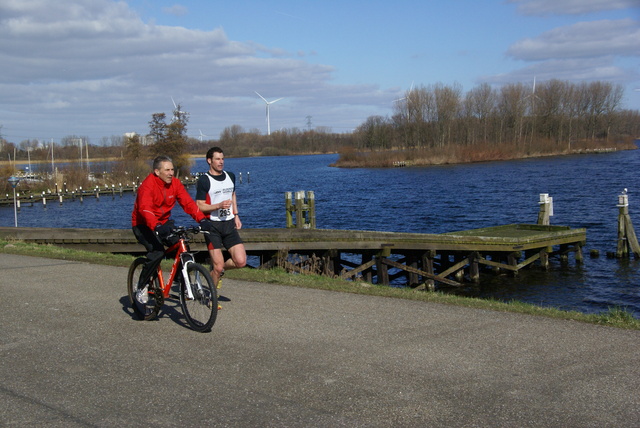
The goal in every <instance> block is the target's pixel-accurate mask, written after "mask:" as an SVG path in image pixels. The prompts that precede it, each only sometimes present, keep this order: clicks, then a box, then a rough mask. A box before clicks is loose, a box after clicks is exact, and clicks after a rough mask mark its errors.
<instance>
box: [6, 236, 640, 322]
mask: <svg viewBox="0 0 640 428" xmlns="http://www.w3.org/2000/svg"><path fill="white" fill-rule="evenodd" d="M0 253H7V254H19V255H25V256H37V257H45V258H51V259H63V260H75V261H81V262H86V263H94V264H102V265H110V266H122V267H128V266H129V265H130V264H131V262H132V261H133V259H134V257H133V256H129V255H122V254H109V253H94V252H89V251H79V250H72V249H66V248H61V247H56V246H53V245H38V244H30V243H25V242H21V241H6V240H1V239H0ZM169 263H171V262H170V261H169ZM225 278H230V279H236V280H244V281H253V282H262V283H269V284H279V285H288V286H294V287H304V288H314V289H320V290H328V291H337V292H342V293H354V294H364V295H369V296H378V297H388V298H397V299H407V300H415V301H421V302H431V303H440V304H445V305H455V306H464V307H468V308H474V309H483V310H491V311H500V312H512V313H519V314H526V315H532V316H544V317H547V318H555V319H563V320H571V321H578V322H584V323H590V324H598V325H604V326H609V327H616V328H624V329H631V330H640V319H636V318H635V317H634V316H633V314H631V313H630V312H629V311H627V310H626V309H624V308H617V307H614V308H610V309H609V310H608V311H606V312H603V313H601V314H584V313H582V312H577V311H563V310H560V309H554V308H544V307H541V306H535V305H532V304H529V303H524V302H519V301H512V302H501V301H497V300H491V299H477V298H470V297H461V296H455V295H451V294H445V293H441V292H438V291H435V292H433V291H425V290H414V289H410V288H394V287H387V286H379V285H374V284H370V283H367V282H363V281H346V280H341V279H334V278H329V277H326V276H320V275H300V274H291V273H287V272H286V271H285V270H284V269H281V268H276V269H270V270H258V269H239V270H232V271H229V272H227V273H226V274H225Z"/></svg>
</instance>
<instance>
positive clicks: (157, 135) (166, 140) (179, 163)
mask: <svg viewBox="0 0 640 428" xmlns="http://www.w3.org/2000/svg"><path fill="white" fill-rule="evenodd" d="M165 120H166V115H165V114H164V113H154V114H153V115H152V116H151V121H150V122H149V131H150V132H149V134H150V135H151V136H152V137H153V139H154V144H153V146H152V151H153V155H154V157H155V156H159V155H164V156H169V157H170V158H172V159H173V166H174V168H175V171H176V177H180V176H181V175H186V174H188V173H189V171H190V166H191V160H190V157H189V143H188V136H187V122H188V121H189V113H187V112H184V111H182V106H181V105H180V104H177V105H176V106H175V109H174V110H173V119H172V121H171V123H170V124H168V125H167V124H166V123H165Z"/></svg>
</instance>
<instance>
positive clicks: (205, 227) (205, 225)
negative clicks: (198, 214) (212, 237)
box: [200, 218, 213, 232]
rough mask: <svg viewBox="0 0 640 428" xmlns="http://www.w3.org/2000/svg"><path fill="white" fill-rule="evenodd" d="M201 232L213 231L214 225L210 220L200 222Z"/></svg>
mask: <svg viewBox="0 0 640 428" xmlns="http://www.w3.org/2000/svg"><path fill="white" fill-rule="evenodd" d="M200 230H202V231H203V232H211V231H212V230H213V223H212V222H211V220H209V219H208V218H205V219H202V220H200Z"/></svg>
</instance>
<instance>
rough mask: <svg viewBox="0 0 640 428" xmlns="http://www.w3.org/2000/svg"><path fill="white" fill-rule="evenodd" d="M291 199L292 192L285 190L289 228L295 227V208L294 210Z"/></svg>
mask: <svg viewBox="0 0 640 428" xmlns="http://www.w3.org/2000/svg"><path fill="white" fill-rule="evenodd" d="M291 199H292V195H291V192H285V194H284V204H285V210H286V212H287V228H292V227H293V210H294V206H293V203H292V202H291Z"/></svg>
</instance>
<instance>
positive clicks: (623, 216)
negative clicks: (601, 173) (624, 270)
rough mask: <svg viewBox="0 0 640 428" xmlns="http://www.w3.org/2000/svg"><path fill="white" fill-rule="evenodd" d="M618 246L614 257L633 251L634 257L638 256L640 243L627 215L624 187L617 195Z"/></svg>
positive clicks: (626, 255)
mask: <svg viewBox="0 0 640 428" xmlns="http://www.w3.org/2000/svg"><path fill="white" fill-rule="evenodd" d="M617 207H618V248H617V251H616V257H618V258H622V257H628V256H629V253H630V252H633V254H634V256H635V258H639V257H640V245H639V244H638V238H637V236H636V232H635V230H634V229H633V223H632V222H631V217H630V216H629V196H628V195H627V189H624V190H623V191H622V193H621V194H620V195H618V205H617Z"/></svg>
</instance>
